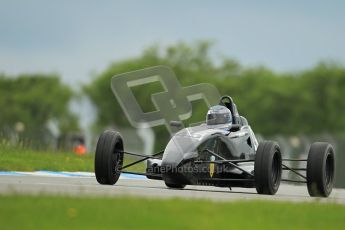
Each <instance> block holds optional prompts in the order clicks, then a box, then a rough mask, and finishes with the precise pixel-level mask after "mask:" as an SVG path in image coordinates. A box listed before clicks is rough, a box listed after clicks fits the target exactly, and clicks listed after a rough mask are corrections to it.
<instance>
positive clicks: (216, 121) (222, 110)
mask: <svg viewBox="0 0 345 230" xmlns="http://www.w3.org/2000/svg"><path fill="white" fill-rule="evenodd" d="M206 124H207V125H225V124H227V125H231V124H232V116H231V111H230V110H229V109H228V108H226V107H225V106H222V105H215V106H212V107H211V108H210V109H209V110H208V112H207V115H206Z"/></svg>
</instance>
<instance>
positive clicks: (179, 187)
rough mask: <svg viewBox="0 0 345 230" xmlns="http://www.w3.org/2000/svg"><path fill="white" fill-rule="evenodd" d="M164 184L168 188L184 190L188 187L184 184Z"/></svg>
mask: <svg viewBox="0 0 345 230" xmlns="http://www.w3.org/2000/svg"><path fill="white" fill-rule="evenodd" d="M164 183H165V185H166V186H167V187H168V188H175V189H183V188H184V187H186V185H184V184H171V183H166V182H164Z"/></svg>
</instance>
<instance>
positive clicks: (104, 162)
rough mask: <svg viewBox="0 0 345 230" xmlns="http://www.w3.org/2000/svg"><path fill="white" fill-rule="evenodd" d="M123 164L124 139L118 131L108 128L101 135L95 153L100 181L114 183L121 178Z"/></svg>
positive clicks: (96, 170) (101, 182)
mask: <svg viewBox="0 0 345 230" xmlns="http://www.w3.org/2000/svg"><path fill="white" fill-rule="evenodd" d="M122 164H123V141H122V137H121V136H120V134H119V133H118V132H115V131H111V130H107V131H104V132H103V133H102V135H101V136H100V137H99V139H98V142H97V147H96V154H95V174H96V179H97V181H98V183H100V184H109V185H113V184H115V183H116V181H117V180H118V179H119V177H120V174H121V167H122Z"/></svg>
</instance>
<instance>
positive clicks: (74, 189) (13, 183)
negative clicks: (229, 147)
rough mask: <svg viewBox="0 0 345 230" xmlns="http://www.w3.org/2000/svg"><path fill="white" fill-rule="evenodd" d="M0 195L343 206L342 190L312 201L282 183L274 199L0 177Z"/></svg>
mask: <svg viewBox="0 0 345 230" xmlns="http://www.w3.org/2000/svg"><path fill="white" fill-rule="evenodd" d="M0 194H36V195H37V194H54V195H61V194H64V195H71V196H121V195H126V196H141V197H149V198H175V197H178V198H186V199H197V198H203V199H211V200H217V201H228V200H239V199H242V200H243V199H247V200H251V199H265V200H280V201H294V202H312V201H319V202H335V203H341V204H345V189H334V190H333V192H332V194H331V196H330V197H329V198H321V199H320V198H311V197H309V195H308V192H307V188H306V186H293V185H286V184H282V185H281V187H280V189H279V191H278V193H277V194H276V195H275V196H265V195H258V194H256V191H255V189H244V188H233V190H232V191H230V190H229V189H228V188H217V187H206V186H186V188H185V189H183V190H177V189H168V188H166V186H165V184H164V182H162V181H155V180H145V179H120V180H119V181H118V182H117V183H116V185H114V186H105V185H99V184H98V183H97V181H96V179H95V178H94V177H57V176H36V175H26V176H15V175H0Z"/></svg>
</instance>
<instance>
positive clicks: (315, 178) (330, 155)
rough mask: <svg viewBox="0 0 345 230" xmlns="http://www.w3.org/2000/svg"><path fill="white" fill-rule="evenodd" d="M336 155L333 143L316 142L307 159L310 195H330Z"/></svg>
mask: <svg viewBox="0 0 345 230" xmlns="http://www.w3.org/2000/svg"><path fill="white" fill-rule="evenodd" d="M334 172H335V155H334V150H333V147H332V145H330V144H328V143H325V142H315V143H313V144H312V145H311V146H310V150H309V153H308V161H307V186H308V192H309V195H310V196H314V197H328V196H329V194H330V193H331V192H332V189H333V185H334Z"/></svg>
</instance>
